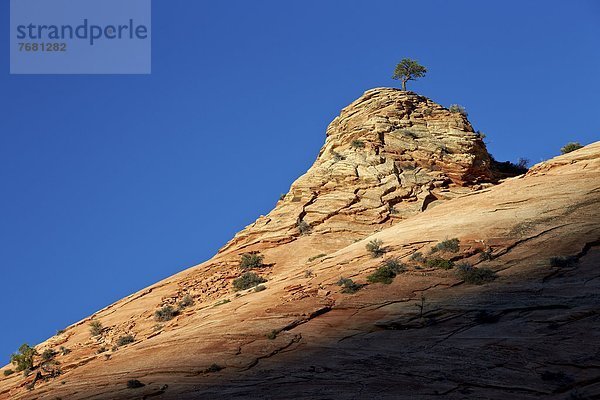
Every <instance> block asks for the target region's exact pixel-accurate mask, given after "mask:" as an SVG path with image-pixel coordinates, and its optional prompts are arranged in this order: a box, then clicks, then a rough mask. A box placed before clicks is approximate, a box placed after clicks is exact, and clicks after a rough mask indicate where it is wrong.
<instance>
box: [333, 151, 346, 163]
mask: <svg viewBox="0 0 600 400" xmlns="http://www.w3.org/2000/svg"><path fill="white" fill-rule="evenodd" d="M331 154H333V161H335V162H339V161H343V160H345V159H346V157H344V156H343V155H341V154H340V153H338V152H337V151H335V150H331Z"/></svg>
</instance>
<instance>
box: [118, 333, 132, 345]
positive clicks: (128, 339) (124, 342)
mask: <svg viewBox="0 0 600 400" xmlns="http://www.w3.org/2000/svg"><path fill="white" fill-rule="evenodd" d="M133 342H135V338H134V337H133V335H125V336H121V337H120V338H118V339H117V346H125V345H128V344H130V343H133Z"/></svg>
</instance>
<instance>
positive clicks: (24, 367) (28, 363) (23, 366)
mask: <svg viewBox="0 0 600 400" xmlns="http://www.w3.org/2000/svg"><path fill="white" fill-rule="evenodd" d="M36 355H37V351H36V350H35V348H33V347H30V346H29V345H28V344H27V343H25V344H23V345H22V346H21V347H19V351H18V352H17V353H14V354H13V355H11V356H10V362H11V363H12V364H14V365H15V366H16V370H17V372H21V371H28V370H31V369H32V368H33V357H34V356H36Z"/></svg>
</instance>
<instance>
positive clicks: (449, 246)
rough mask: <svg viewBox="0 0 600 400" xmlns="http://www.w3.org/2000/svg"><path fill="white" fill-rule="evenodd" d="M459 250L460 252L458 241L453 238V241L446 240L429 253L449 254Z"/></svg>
mask: <svg viewBox="0 0 600 400" xmlns="http://www.w3.org/2000/svg"><path fill="white" fill-rule="evenodd" d="M459 250H460V240H458V239H457V238H454V239H446V240H444V241H443V242H440V243H438V244H436V245H435V246H433V248H432V249H431V252H432V253H435V252H437V251H448V252H451V253H458V251H459Z"/></svg>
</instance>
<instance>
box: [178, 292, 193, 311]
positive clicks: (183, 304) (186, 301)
mask: <svg viewBox="0 0 600 400" xmlns="http://www.w3.org/2000/svg"><path fill="white" fill-rule="evenodd" d="M193 305H194V298H193V297H192V296H190V295H189V294H186V295H185V296H183V298H182V299H181V301H180V302H179V308H181V309H184V308H187V307H191V306H193Z"/></svg>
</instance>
